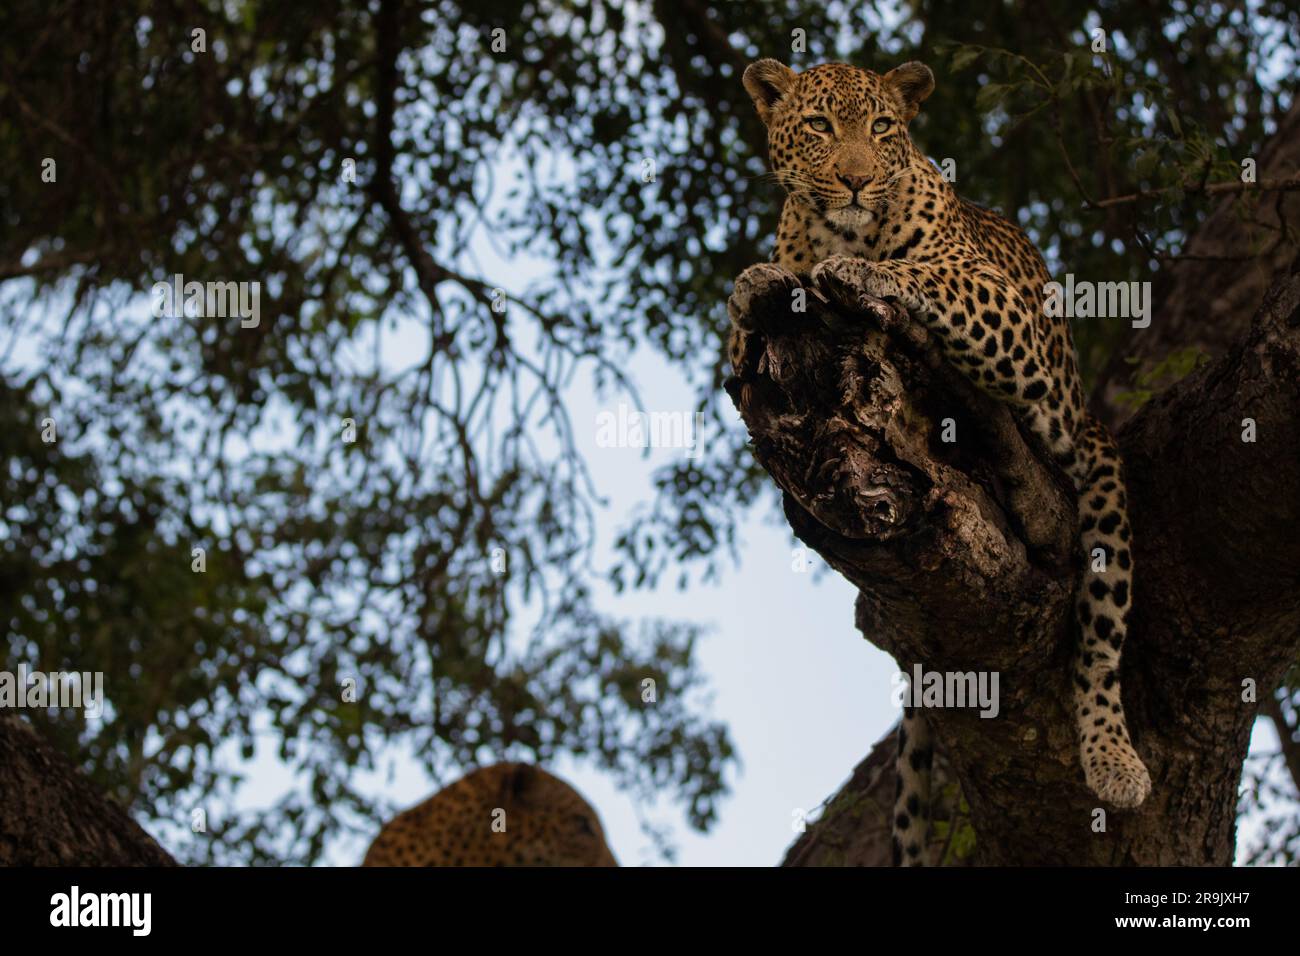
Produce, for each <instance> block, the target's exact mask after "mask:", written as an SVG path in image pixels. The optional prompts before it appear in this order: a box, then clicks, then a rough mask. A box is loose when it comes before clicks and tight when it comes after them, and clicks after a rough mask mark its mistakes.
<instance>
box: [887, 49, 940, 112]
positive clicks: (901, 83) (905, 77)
mask: <svg viewBox="0 0 1300 956" xmlns="http://www.w3.org/2000/svg"><path fill="white" fill-rule="evenodd" d="M884 80H885V85H886V86H888V87H889V88H890V89H891V90H893V91H894V96H895V97H896V98H897V99H898V108H899V110H900V112H901V113H902V114H903V119H904V120H906V121H908V122H911V120H912V118H913V117H914V116H916V114H917V113H919V112H920V111H921V101H922V100H923V99H925V98H926V97H927V96H929V95H930V94H931V93H933V92H934V74H933V73H931V72H930V68H929V67H928V66H926V65H925V64H924V63H919V62H917V61H916V60H913V61H912V62H910V63H904V64H903V65H902V66H896V67H894V68H893V69H892V70H890V71H889V72H888V73H886V74H885V76H884Z"/></svg>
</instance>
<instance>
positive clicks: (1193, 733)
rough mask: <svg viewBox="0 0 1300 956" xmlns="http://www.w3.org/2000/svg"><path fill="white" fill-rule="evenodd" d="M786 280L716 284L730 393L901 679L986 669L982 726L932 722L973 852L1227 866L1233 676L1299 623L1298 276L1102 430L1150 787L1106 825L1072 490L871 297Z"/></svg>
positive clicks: (1272, 662)
mask: <svg viewBox="0 0 1300 956" xmlns="http://www.w3.org/2000/svg"><path fill="white" fill-rule="evenodd" d="M793 281H794V280H793V277H792V276H789V275H788V274H781V271H780V270H777V269H776V268H775V267H773V266H769V265H762V266H755V267H752V268H751V269H750V270H747V271H746V272H745V273H743V274H742V275H741V276H740V277H739V278H738V279H737V282H736V292H735V295H734V296H733V300H732V303H731V305H732V313H733V319H735V320H736V321H737V324H739V325H741V326H742V327H743V328H747V329H750V330H751V336H752V337H753V339H754V343H753V344H752V345H751V347H750V348H749V349H748V350H747V358H746V360H745V361H744V363H743V365H742V368H741V369H740V370H739V372H738V374H737V376H736V378H735V379H733V380H732V381H730V382H728V386H727V387H728V391H729V393H730V394H731V395H732V398H733V401H735V402H736V404H737V407H738V408H739V409H740V412H741V415H742V417H743V419H744V421H745V424H746V426H747V428H748V429H749V432H750V436H751V438H752V441H753V449H754V454H755V457H756V458H757V459H758V461H759V462H760V463H761V464H762V465H763V466H764V467H765V468H766V469H767V470H768V471H769V472H770V473H771V474H772V476H773V477H774V478H775V479H776V481H777V483H778V484H779V485H780V486H781V488H782V490H783V491H784V493H785V494H784V500H785V510H786V516H787V518H788V520H789V521H790V524H791V526H792V527H793V528H794V530H795V533H796V534H797V535H798V536H799V537H800V538H801V539H802V540H803V541H805V542H806V543H807V544H809V545H810V546H812V547H813V548H814V549H816V550H817V551H818V552H819V553H820V554H821V555H822V556H823V557H824V558H825V559H826V560H827V562H828V563H829V564H830V565H831V566H832V567H834V568H835V569H836V570H837V571H839V572H840V573H841V574H843V575H844V576H845V577H847V578H848V579H849V580H850V581H851V582H852V583H853V584H854V585H856V586H857V587H858V589H859V592H860V595H859V599H858V603H857V625H858V627H859V629H860V630H861V631H862V632H863V634H864V635H866V636H867V637H868V638H869V639H870V640H872V641H873V642H874V643H876V644H877V645H879V646H880V647H882V648H883V649H885V650H886V651H888V652H889V653H891V654H892V655H894V657H895V659H896V660H898V661H899V662H900V664H901V665H903V666H904V667H905V668H907V669H910V667H911V666H912V665H913V664H915V663H920V664H921V665H922V666H924V667H925V669H926V670H930V671H945V672H971V671H974V672H985V673H988V672H994V673H997V674H998V675H999V676H1000V691H1001V695H1000V696H1001V699H1000V712H999V714H998V716H997V718H996V719H992V720H986V719H981V718H980V717H978V716H977V715H976V713H975V712H974V711H973V710H957V709H944V710H931V711H928V712H927V714H928V716H929V717H930V720H931V723H932V725H933V727H934V730H935V734H936V736H937V738H938V739H939V741H940V743H941V745H942V746H943V749H945V750H946V752H947V754H948V757H949V760H950V761H951V763H952V767H953V770H954V772H955V774H956V776H957V778H958V779H959V780H960V781H961V784H962V789H963V791H964V793H965V795H966V798H967V800H968V802H969V804H970V808H971V820H972V823H973V825H974V827H975V830H976V832H977V834H978V843H977V852H978V854H979V861H980V862H982V863H1020V864H1025V863H1054V864H1062V863H1073V864H1094V865H1098V864H1100V865H1106V864H1122V863H1123V864H1135V863H1141V864H1169V863H1182V864H1207V863H1209V864H1226V863H1228V862H1230V860H1231V854H1232V834H1233V825H1234V821H1235V809H1236V786H1237V782H1238V779H1239V776H1240V771H1241V761H1242V759H1243V758H1244V756H1245V752H1246V746H1247V743H1248V739H1249V733H1250V727H1251V724H1252V722H1253V720H1254V717H1255V711H1256V705H1255V704H1253V703H1251V704H1247V703H1244V702H1243V700H1242V696H1243V695H1242V681H1243V680H1244V679H1246V678H1250V679H1252V680H1254V681H1255V682H1256V686H1257V687H1259V688H1269V689H1271V688H1273V687H1276V686H1277V683H1278V681H1279V680H1280V679H1281V676H1282V673H1283V672H1284V670H1285V668H1286V667H1287V666H1288V664H1289V663H1290V662H1291V661H1292V660H1293V659H1294V657H1295V654H1296V650H1297V635H1300V627H1298V626H1297V625H1300V600H1298V599H1297V595H1300V533H1298V532H1300V501H1297V500H1296V495H1295V489H1296V488H1297V487H1300V423H1298V422H1297V419H1296V415H1295V411H1296V409H1297V408H1300V275H1296V274H1295V273H1288V274H1286V275H1284V276H1282V277H1280V278H1279V280H1278V281H1277V282H1276V283H1275V285H1274V288H1273V290H1272V292H1271V294H1270V297H1269V299H1268V301H1267V302H1266V303H1265V305H1264V307H1263V308H1261V309H1260V310H1259V313H1258V314H1257V315H1256V318H1255V321H1254V323H1253V325H1252V329H1251V332H1250V334H1249V335H1248V336H1247V337H1246V338H1245V340H1243V341H1242V342H1240V343H1239V344H1238V345H1237V346H1236V347H1235V348H1234V349H1233V350H1232V351H1231V352H1230V354H1229V355H1227V356H1225V357H1224V358H1223V359H1222V360H1220V361H1219V362H1217V363H1214V364H1213V365H1211V366H1210V367H1208V368H1205V369H1202V370H1200V371H1198V372H1195V373H1193V374H1192V375H1191V376H1189V377H1188V378H1187V379H1185V380H1184V381H1183V382H1182V383H1180V384H1179V385H1178V386H1176V387H1175V388H1174V389H1172V390H1171V391H1170V392H1168V393H1166V394H1165V395H1164V396H1162V397H1161V398H1159V399H1157V400H1156V401H1154V402H1152V403H1150V404H1149V405H1148V406H1147V407H1146V408H1144V409H1143V410H1142V412H1141V413H1140V414H1139V415H1138V416H1136V418H1135V419H1134V420H1133V421H1132V422H1131V423H1130V426H1129V427H1128V428H1127V429H1126V430H1125V431H1124V432H1123V433H1122V434H1121V436H1120V442H1121V449H1122V451H1123V454H1124V458H1125V461H1126V463H1127V467H1128V472H1129V501H1130V513H1131V520H1132V522H1133V526H1134V549H1133V550H1134V556H1135V557H1134V560H1135V565H1136V567H1137V569H1138V570H1137V584H1136V587H1135V596H1136V601H1135V610H1134V613H1133V615H1132V619H1131V631H1130V638H1129V642H1128V645H1127V646H1126V650H1125V655H1124V669H1123V679H1124V689H1125V698H1126V706H1127V709H1128V715H1129V724H1130V728H1131V729H1132V731H1133V734H1134V738H1135V742H1136V745H1137V747H1138V750H1139V752H1140V753H1142V755H1143V757H1144V759H1146V761H1147V764H1148V767H1149V768H1150V769H1151V771H1152V775H1153V780H1154V782H1155V792H1154V793H1153V795H1152V797H1151V798H1150V799H1149V800H1148V801H1147V803H1146V804H1145V805H1144V806H1143V807H1142V808H1140V809H1139V810H1136V811H1130V812H1127V813H1124V812H1120V811H1108V814H1107V829H1106V832H1105V833H1095V832H1094V830H1093V829H1092V826H1091V824H1092V822H1093V820H1094V819H1095V818H1094V815H1093V811H1094V809H1095V808H1096V804H1097V801H1096V799H1095V798H1094V797H1092V795H1091V794H1090V793H1089V792H1088V791H1087V789H1086V788H1085V787H1084V784H1083V778H1082V773H1081V772H1080V770H1079V766H1078V756H1077V747H1076V741H1075V734H1074V725H1073V715H1072V712H1071V710H1070V707H1069V701H1070V693H1069V686H1068V674H1069V667H1068V661H1069V659H1070V655H1071V648H1072V644H1073V629H1074V623H1073V594H1074V590H1075V586H1076V577H1077V573H1078V568H1077V565H1078V562H1077V560H1076V558H1075V549H1076V544H1075V542H1076V541H1077V535H1076V528H1075V521H1076V519H1075V512H1074V502H1073V491H1072V489H1071V488H1070V487H1069V485H1068V483H1067V482H1066V480H1065V478H1064V476H1062V475H1061V474H1060V473H1059V471H1058V470H1057V469H1056V468H1055V466H1054V465H1052V464H1050V463H1049V460H1048V458H1047V456H1046V455H1045V454H1042V453H1040V452H1039V450H1038V449H1037V448H1036V445H1035V443H1034V442H1033V441H1032V440H1029V441H1027V440H1026V439H1024V438H1022V437H1021V435H1020V433H1019V431H1018V430H1017V429H1016V428H1015V426H1014V425H1013V424H1011V421H1012V420H1011V416H1010V414H1009V412H1008V411H1007V409H1006V408H1005V407H1003V406H1001V405H1000V404H998V403H996V402H994V401H993V400H992V399H989V398H987V397H985V396H984V395H982V394H980V393H978V392H976V391H975V390H974V389H972V388H970V387H969V386H967V385H966V383H965V382H964V381H963V380H962V379H960V377H959V376H957V375H956V373H954V372H952V371H951V370H950V369H948V367H947V364H946V363H944V362H942V361H940V360H937V359H936V357H935V356H934V355H933V354H932V353H931V352H930V351H929V349H928V347H927V346H925V345H924V344H919V345H918V344H917V343H915V342H908V341H904V340H903V339H902V338H901V337H896V336H892V335H891V336H887V335H885V334H884V333H882V332H881V331H879V329H878V328H877V327H876V326H877V325H878V324H879V323H878V321H877V319H876V316H879V315H884V314H885V313H887V312H888V310H889V308H890V307H888V306H886V305H885V304H884V303H880V302H878V301H877V302H875V303H874V304H873V303H870V302H868V304H867V306H866V307H864V308H862V309H861V310H860V311H858V312H857V313H855V314H849V315H844V316H842V317H837V316H836V315H835V314H834V313H832V312H831V311H830V309H829V307H828V306H827V304H826V302H827V297H823V296H822V295H820V294H819V293H820V292H822V291H825V292H828V293H829V299H830V300H831V301H836V302H840V301H853V300H854V297H855V296H856V295H857V290H852V289H839V290H835V289H826V290H808V297H807V298H808V303H809V308H808V310H807V312H805V313H796V312H792V311H791V309H790V303H791V295H790V287H791V283H792V282H793ZM873 313H874V314H873ZM893 322H894V323H895V324H897V323H898V317H897V316H895V317H894V319H893ZM887 324H888V323H887ZM1247 417H1249V418H1253V419H1254V421H1255V427H1256V430H1257V434H1258V435H1259V436H1260V438H1259V440H1258V441H1256V442H1254V443H1249V442H1243V441H1242V440H1241V435H1242V428H1243V426H1242V419H1243V418H1247ZM944 419H952V421H953V423H954V424H955V426H956V435H957V441H956V442H954V443H951V444H948V443H945V442H943V441H942V440H940V435H939V429H940V427H941V423H942V422H943V420H944ZM1207 488H1209V489H1213V493H1207ZM1226 528H1231V529H1232V532H1231V533H1225V529H1226Z"/></svg>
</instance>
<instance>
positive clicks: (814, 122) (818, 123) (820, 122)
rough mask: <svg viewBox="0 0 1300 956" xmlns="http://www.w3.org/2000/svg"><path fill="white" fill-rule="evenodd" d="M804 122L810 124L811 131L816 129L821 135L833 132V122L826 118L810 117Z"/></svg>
mask: <svg viewBox="0 0 1300 956" xmlns="http://www.w3.org/2000/svg"><path fill="white" fill-rule="evenodd" d="M804 122H806V123H807V124H808V128H809V129H815V130H816V131H817V132H819V133H829V132H830V131H831V121H830V120H828V119H827V118H826V117H825V116H809V117H808V118H807V119H806V120H805V121H804Z"/></svg>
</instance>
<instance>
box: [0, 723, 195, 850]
mask: <svg viewBox="0 0 1300 956" xmlns="http://www.w3.org/2000/svg"><path fill="white" fill-rule="evenodd" d="M0 808H3V812H0V866H175V865H176V861H175V860H173V859H172V857H171V856H170V855H169V854H168V853H167V851H166V850H164V849H163V848H162V847H160V846H159V845H158V844H157V843H156V842H154V839H153V837H151V836H149V834H148V833H146V832H145V831H144V830H143V829H141V827H140V825H139V824H138V823H136V822H135V821H134V820H132V819H131V817H130V816H129V815H128V814H127V812H126V811H125V810H123V809H122V808H121V807H120V806H118V805H117V804H116V803H114V802H113V801H112V800H110V799H108V798H107V797H106V796H105V795H104V794H103V793H102V792H100V790H99V789H98V788H97V787H96V786H95V785H94V784H92V783H91V782H90V781H89V780H88V779H87V778H86V776H85V775H84V774H82V773H81V771H79V770H78V769H77V768H76V767H74V766H73V765H72V763H71V762H70V761H69V760H68V759H67V758H66V757H64V756H63V755H62V754H60V753H58V752H57V751H55V750H54V748H52V747H51V746H50V745H49V744H48V743H46V742H45V740H44V738H42V737H41V736H40V734H38V733H37V732H36V731H35V730H34V729H33V728H32V727H31V725H30V724H28V723H27V722H26V721H25V720H22V719H20V718H18V717H12V716H10V717H0Z"/></svg>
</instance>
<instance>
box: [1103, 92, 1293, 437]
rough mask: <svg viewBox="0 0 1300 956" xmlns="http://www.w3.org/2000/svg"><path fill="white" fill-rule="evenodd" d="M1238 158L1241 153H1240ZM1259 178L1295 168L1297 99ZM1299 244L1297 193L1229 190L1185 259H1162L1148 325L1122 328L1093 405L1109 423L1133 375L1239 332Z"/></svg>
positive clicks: (1120, 416)
mask: <svg viewBox="0 0 1300 956" xmlns="http://www.w3.org/2000/svg"><path fill="white" fill-rule="evenodd" d="M1243 158H1244V157H1243ZM1257 158H1258V160H1259V162H1258V164H1257V170H1256V172H1257V175H1258V179H1259V180H1264V179H1284V178H1287V177H1289V176H1294V175H1295V174H1296V173H1297V172H1300V100H1297V101H1296V102H1295V103H1293V104H1292V106H1291V109H1290V110H1288V111H1287V113H1286V115H1284V116H1283V117H1282V119H1281V121H1280V122H1279V123H1278V128H1277V131H1276V133H1275V134H1274V135H1273V137H1272V138H1271V139H1270V140H1269V142H1268V145H1267V146H1266V147H1265V148H1264V149H1263V150H1262V151H1261V152H1260V155H1259V156H1258V157H1257ZM1297 249H1300V192H1293V191H1279V192H1263V191H1261V192H1260V193H1259V194H1257V195H1250V196H1246V197H1243V196H1240V195H1231V196H1227V197H1225V198H1224V199H1223V200H1221V201H1220V202H1219V204H1218V206H1216V207H1215V209H1214V211H1213V212H1211V213H1210V215H1209V216H1207V217H1206V219H1205V221H1204V222H1203V223H1201V225H1200V226H1198V227H1197V229H1196V232H1195V233H1194V234H1193V235H1192V237H1191V238H1190V239H1189V240H1188V242H1187V246H1186V248H1185V250H1184V251H1183V258H1180V259H1176V260H1174V261H1172V262H1169V263H1166V264H1165V265H1164V267H1163V268H1162V269H1161V270H1160V274H1159V275H1158V276H1157V279H1156V284H1155V295H1154V297H1153V298H1154V300H1155V303H1156V308H1155V310H1154V312H1153V315H1152V317H1151V325H1150V326H1149V327H1148V328H1145V329H1133V328H1130V329H1129V331H1128V340H1127V341H1126V342H1125V344H1124V345H1123V347H1121V348H1117V349H1116V350H1115V351H1114V353H1113V354H1112V356H1111V359H1110V361H1109V362H1108V363H1107V365H1106V367H1105V368H1104V369H1103V370H1102V373H1101V375H1100V376H1099V378H1098V381H1097V383H1096V387H1095V388H1094V389H1093V401H1092V409H1093V411H1094V413H1096V414H1097V415H1098V416H1099V417H1100V418H1101V419H1102V420H1103V421H1106V422H1107V423H1108V424H1110V425H1112V426H1114V425H1117V424H1118V423H1120V422H1122V421H1123V420H1124V419H1126V418H1127V417H1128V416H1129V414H1130V412H1131V408H1130V407H1129V406H1128V405H1125V404H1124V403H1122V402H1120V401H1118V399H1117V396H1119V395H1120V394H1122V393H1124V392H1126V391H1128V390H1130V388H1131V387H1132V384H1131V383H1132V382H1133V380H1134V377H1135V376H1136V375H1139V374H1140V373H1142V372H1143V371H1148V370H1150V369H1151V368H1152V367H1153V366H1154V365H1156V364H1157V363H1158V362H1159V361H1160V360H1161V359H1163V358H1165V357H1166V356H1168V355H1169V354H1171V353H1172V352H1175V351H1177V350H1180V349H1189V348H1194V349H1196V350H1197V351H1199V352H1201V353H1202V354H1204V355H1205V356H1207V357H1208V358H1211V359H1216V358H1219V357H1221V356H1222V355H1224V354H1225V353H1226V352H1227V351H1228V349H1229V348H1230V347H1231V346H1232V345H1233V344H1234V343H1235V342H1237V341H1239V340H1240V339H1241V337H1242V335H1243V334H1245V332H1246V330H1247V328H1248V325H1249V322H1250V318H1251V316H1252V315H1254V314H1255V309H1256V308H1257V307H1258V305H1259V303H1260V302H1262V301H1263V299H1264V293H1265V291H1266V290H1267V289H1268V286H1269V284H1270V282H1271V281H1272V278H1273V276H1274V274H1275V273H1276V272H1277V271H1278V270H1281V269H1285V268H1286V265H1287V263H1289V262H1290V261H1291V260H1292V259H1293V258H1294V257H1295V255H1296V251H1297Z"/></svg>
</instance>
